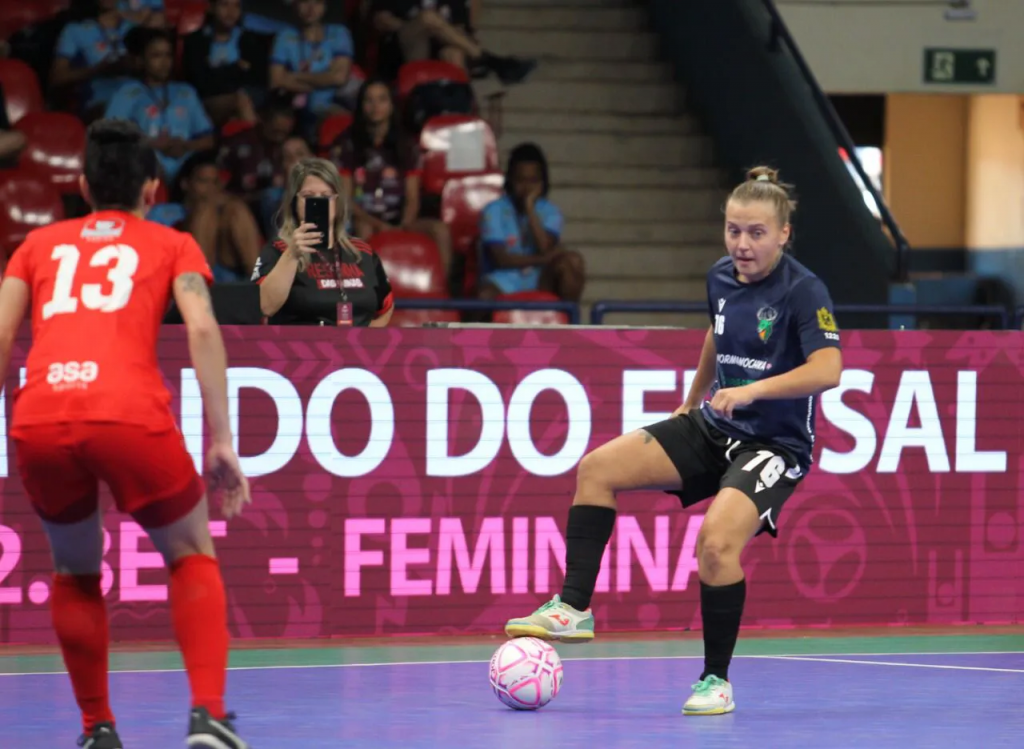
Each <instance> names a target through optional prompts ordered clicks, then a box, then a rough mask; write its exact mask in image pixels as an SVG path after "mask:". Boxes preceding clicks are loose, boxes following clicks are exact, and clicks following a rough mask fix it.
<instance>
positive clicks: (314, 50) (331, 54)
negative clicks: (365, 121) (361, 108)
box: [270, 0, 355, 140]
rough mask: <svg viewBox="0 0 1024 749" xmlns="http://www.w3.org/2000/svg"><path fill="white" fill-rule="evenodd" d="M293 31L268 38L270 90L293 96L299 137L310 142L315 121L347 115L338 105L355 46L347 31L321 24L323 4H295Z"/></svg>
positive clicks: (304, 0) (302, 0)
mask: <svg viewBox="0 0 1024 749" xmlns="http://www.w3.org/2000/svg"><path fill="white" fill-rule="evenodd" d="M295 9H296V12H297V13H298V17H299V25H300V28H299V29H286V30H284V31H281V32H279V33H278V34H277V36H276V37H275V38H274V46H273V50H272V51H271V53H270V87H271V88H272V89H275V90H283V91H287V92H288V93H290V94H293V95H294V96H295V107H296V109H297V110H300V112H301V116H302V122H301V127H302V130H303V133H304V134H305V135H306V136H307V137H308V138H309V139H310V140H314V137H313V135H314V133H315V131H316V125H317V122H318V121H319V120H320V119H322V118H323V117H325V116H327V115H331V114H338V113H341V112H344V111H347V108H346V107H345V106H344V105H343V103H342V102H343V101H344V98H345V96H346V86H347V84H348V82H349V77H350V76H351V73H352V58H353V56H354V54H355V48H354V46H353V43H352V35H351V34H350V33H349V30H348V29H347V28H345V27H344V26H342V25H340V24H330V25H325V24H324V23H323V22H322V21H323V17H324V11H325V0H297V2H296V3H295Z"/></svg>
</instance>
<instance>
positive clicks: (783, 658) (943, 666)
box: [755, 653, 1024, 674]
mask: <svg viewBox="0 0 1024 749" xmlns="http://www.w3.org/2000/svg"><path fill="white" fill-rule="evenodd" d="M886 655H894V654H893V653H887V654H886ZM917 655H921V654H920V653H918V654H917ZM946 655H967V654H966V653H948V654H946ZM755 657H756V658H761V659H775V660H780V661H810V662H811V663H854V664H857V665H858V666H902V667H904V668H935V669H939V670H940V671H994V672H996V673H1002V674H1024V668H990V667H988V666H953V665H948V664H941V663H900V662H899V661H855V660H852V659H848V658H814V657H811V656H800V655H759V656H755ZM866 657H868V658H871V657H877V656H866Z"/></svg>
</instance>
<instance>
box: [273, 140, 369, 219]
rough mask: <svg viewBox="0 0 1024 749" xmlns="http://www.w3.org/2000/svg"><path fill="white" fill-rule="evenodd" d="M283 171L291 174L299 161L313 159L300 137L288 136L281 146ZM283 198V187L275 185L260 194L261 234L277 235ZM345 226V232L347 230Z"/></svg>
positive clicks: (308, 148)
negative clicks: (279, 211)
mask: <svg viewBox="0 0 1024 749" xmlns="http://www.w3.org/2000/svg"><path fill="white" fill-rule="evenodd" d="M281 154H282V157H283V158H282V162H283V164H282V165H283V169H282V174H291V171H292V168H293V167H294V166H295V165H296V164H298V163H299V162H300V161H304V160H305V159H311V158H313V155H314V154H313V149H312V148H310V146H309V143H307V142H306V140H305V138H303V137H302V136H301V135H289V136H288V137H287V138H285V140H284V143H283V144H282V145H281ZM283 197H284V187H283V186H282V185H278V184H276V181H275V184H274V185H272V186H270V187H268V188H267V189H266V190H264V191H263V192H262V193H260V204H259V206H258V210H257V214H258V215H259V218H260V226H262V227H263V233H264V234H265V235H266V236H268V237H272V236H274V235H275V234H277V229H278V225H277V221H278V209H279V208H280V207H281V200H282V199H283ZM349 228H350V227H349V226H348V225H346V227H345V231H348V230H349Z"/></svg>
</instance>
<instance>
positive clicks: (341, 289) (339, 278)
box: [334, 245, 348, 303]
mask: <svg viewBox="0 0 1024 749" xmlns="http://www.w3.org/2000/svg"><path fill="white" fill-rule="evenodd" d="M344 251H345V248H344V247H342V246H341V245H338V246H337V247H336V248H335V249H334V278H335V282H336V283H337V284H338V294H339V296H340V297H341V301H342V302H343V303H345V302H348V292H347V291H345V274H344V270H343V269H342V263H341V253H343V252H344Z"/></svg>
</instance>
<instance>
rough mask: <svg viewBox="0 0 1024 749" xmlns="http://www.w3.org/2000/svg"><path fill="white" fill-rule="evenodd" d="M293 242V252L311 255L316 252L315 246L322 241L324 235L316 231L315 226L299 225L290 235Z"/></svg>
mask: <svg viewBox="0 0 1024 749" xmlns="http://www.w3.org/2000/svg"><path fill="white" fill-rule="evenodd" d="M292 239H293V240H294V241H295V252H296V253H303V252H305V253H306V254H308V255H312V254H313V253H314V252H318V250H317V245H319V244H320V242H322V241H323V240H324V235H323V234H321V233H320V232H319V231H317V228H316V224H300V225H299V228H298V229H296V230H295V233H294V234H292Z"/></svg>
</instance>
